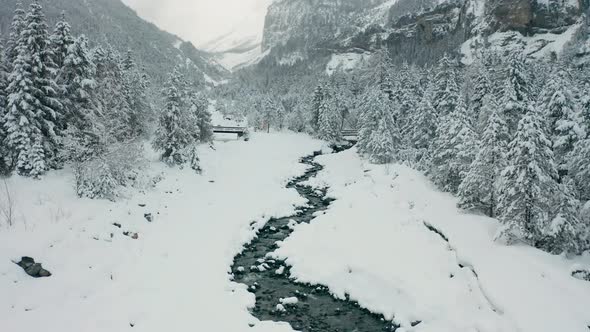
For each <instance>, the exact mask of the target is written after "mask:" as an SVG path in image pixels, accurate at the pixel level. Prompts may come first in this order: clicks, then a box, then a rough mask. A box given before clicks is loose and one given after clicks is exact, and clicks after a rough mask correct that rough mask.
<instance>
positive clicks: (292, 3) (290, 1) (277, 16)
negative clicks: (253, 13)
mask: <svg viewBox="0 0 590 332" xmlns="http://www.w3.org/2000/svg"><path fill="white" fill-rule="evenodd" d="M383 2H385V0H283V1H278V2H275V3H273V4H272V5H271V6H270V7H269V9H268V14H267V16H266V20H265V27H264V39H263V41H262V48H263V50H267V49H269V48H271V47H274V46H278V45H283V46H284V45H287V44H289V45H290V47H293V48H309V47H313V44H318V43H321V42H326V43H328V44H330V45H333V41H335V39H339V38H340V37H344V36H350V35H351V34H353V33H355V32H358V31H359V30H360V28H361V26H360V25H361V23H360V22H356V20H357V19H358V18H359V17H361V16H362V13H364V12H365V11H366V10H368V9H370V8H374V7H375V6H377V5H379V4H382V3H383Z"/></svg>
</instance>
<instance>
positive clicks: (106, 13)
mask: <svg viewBox="0 0 590 332" xmlns="http://www.w3.org/2000/svg"><path fill="white" fill-rule="evenodd" d="M40 2H41V4H42V5H43V8H44V12H45V14H46V16H47V18H48V21H49V23H50V29H53V26H52V25H53V23H55V22H56V21H57V19H58V17H59V15H60V14H61V12H62V11H64V12H65V14H66V19H67V20H68V21H69V23H70V24H71V25H72V32H73V33H74V34H85V35H86V36H88V37H89V39H90V40H91V41H92V42H96V43H100V44H107V43H109V44H111V45H113V47H115V48H116V49H117V50H119V51H120V52H126V51H127V50H131V51H132V52H133V53H134V54H135V57H136V58H137V62H138V63H139V64H140V65H142V66H144V67H145V69H146V71H147V72H148V74H149V75H150V76H151V77H152V79H153V80H154V81H155V82H163V81H164V80H165V79H166V77H167V76H168V74H169V73H170V72H171V70H172V68H173V67H174V66H175V65H176V64H179V63H182V64H185V65H187V68H189V69H192V72H191V73H190V76H192V77H195V78H196V79H201V80H204V81H221V80H224V79H226V78H227V77H228V75H229V72H228V71H227V70H226V69H225V68H223V67H222V66H221V65H219V64H218V63H217V62H216V61H215V60H214V59H212V58H211V57H210V55H209V54H208V53H206V52H202V51H200V50H197V49H196V48H195V47H194V46H193V45H192V44H191V43H190V42H186V41H184V40H182V39H181V38H179V37H178V36H176V35H173V34H171V33H168V32H166V31H163V30H161V29H159V28H158V27H156V26H155V25H154V24H152V23H150V22H147V21H145V20H143V19H142V18H140V17H139V16H138V15H137V14H136V12H135V11H134V10H132V9H131V8H129V7H127V6H126V5H125V4H124V3H123V2H121V1H120V0H41V1H40ZM16 3H17V1H16V0H0V31H1V33H2V35H4V36H6V35H7V34H8V32H9V28H10V23H11V21H12V17H13V12H14V8H15V6H16ZM28 3H29V1H23V4H24V5H25V6H27V5H28Z"/></svg>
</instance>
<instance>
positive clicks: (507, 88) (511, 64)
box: [502, 52, 531, 135]
mask: <svg viewBox="0 0 590 332" xmlns="http://www.w3.org/2000/svg"><path fill="white" fill-rule="evenodd" d="M525 68H526V67H525V60H524V56H523V55H522V54H521V53H518V52H514V53H512V54H511V56H510V58H509V61H508V73H507V75H508V77H507V79H506V81H505V84H504V92H503V96H502V105H504V116H505V118H506V122H507V123H508V128H509V130H510V134H511V135H512V134H514V132H515V131H516V129H517V127H518V122H519V121H520V119H521V118H522V117H523V116H524V114H525V113H527V108H528V105H529V104H530V102H531V87H530V85H531V84H530V82H529V77H528V75H527V72H526V69H525Z"/></svg>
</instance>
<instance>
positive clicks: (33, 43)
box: [4, 1, 62, 177]
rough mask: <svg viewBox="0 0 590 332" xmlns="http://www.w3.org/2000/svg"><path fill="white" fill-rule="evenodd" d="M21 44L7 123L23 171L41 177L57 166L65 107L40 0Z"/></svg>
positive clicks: (32, 8) (29, 17) (11, 82)
mask: <svg viewBox="0 0 590 332" xmlns="http://www.w3.org/2000/svg"><path fill="white" fill-rule="evenodd" d="M18 45H19V46H18V57H17V59H16V61H15V65H14V68H13V71H12V73H11V75H10V78H9V87H8V92H9V94H10V97H9V105H8V108H9V112H8V114H7V116H6V122H5V124H4V125H5V128H6V130H7V132H8V140H7V141H8V145H9V146H10V147H11V149H12V150H13V151H14V154H15V156H16V160H17V170H18V172H19V174H22V175H30V176H34V177H38V176H39V175H41V174H42V173H43V172H44V171H45V170H47V169H48V168H49V167H50V166H54V163H55V157H56V155H57V149H58V144H59V142H58V141H59V136H58V135H59V132H58V130H59V124H58V121H59V120H61V114H60V112H61V107H62V105H61V104H60V103H59V101H58V100H57V99H56V90H57V86H56V84H55V81H53V71H54V70H55V64H54V63H53V53H52V52H51V49H50V44H49V35H48V33H47V24H46V23H45V15H44V14H43V12H42V8H41V5H39V3H38V1H34V2H33V3H32V4H31V6H30V11H29V13H28V14H27V16H26V28H25V29H24V30H23V31H22V33H21V39H20V40H19V41H18Z"/></svg>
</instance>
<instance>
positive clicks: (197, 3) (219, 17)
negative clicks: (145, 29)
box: [123, 0, 272, 46]
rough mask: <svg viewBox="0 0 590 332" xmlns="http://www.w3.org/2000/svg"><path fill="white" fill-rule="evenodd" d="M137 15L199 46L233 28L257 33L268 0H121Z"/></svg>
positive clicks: (261, 27) (245, 35) (247, 35)
mask: <svg viewBox="0 0 590 332" xmlns="http://www.w3.org/2000/svg"><path fill="white" fill-rule="evenodd" d="M123 1H124V2H125V3H126V4H127V5H129V6H130V7H132V8H134V9H135V10H136V11H137V12H138V13H139V15H140V16H142V17H143V18H145V19H147V20H149V21H151V22H153V23H155V24H156V25H158V26H159V27H160V28H162V29H164V30H167V31H169V32H172V33H174V34H176V35H179V36H180V37H181V38H183V39H186V40H190V41H192V42H193V43H194V44H195V45H196V46H201V45H202V44H203V43H205V42H208V41H210V40H212V39H214V38H215V37H218V36H221V35H224V34H227V33H229V32H231V31H236V34H238V35H243V36H244V37H250V36H252V35H255V34H256V35H261V34H262V29H263V27H264V15H265V13H266V8H267V6H268V5H269V4H270V3H271V2H272V0H123Z"/></svg>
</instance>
